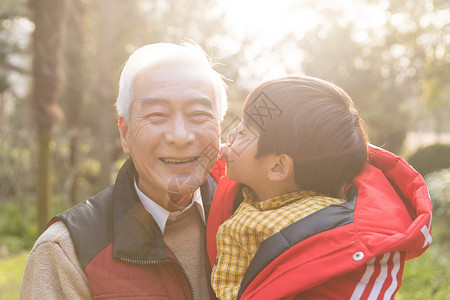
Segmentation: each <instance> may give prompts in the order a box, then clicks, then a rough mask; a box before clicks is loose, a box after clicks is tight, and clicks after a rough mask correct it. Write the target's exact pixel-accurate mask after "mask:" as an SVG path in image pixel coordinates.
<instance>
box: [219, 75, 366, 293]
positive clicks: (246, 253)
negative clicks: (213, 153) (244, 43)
mask: <svg viewBox="0 0 450 300" xmlns="http://www.w3.org/2000/svg"><path fill="white" fill-rule="evenodd" d="M262 108H266V111H267V112H266V113H264V111H262ZM269 113H270V115H269ZM260 116H262V117H260ZM250 140H253V141H251V142H250V143H248V142H247V143H246V141H250ZM229 142H230V146H228V147H224V148H223V153H224V157H225V160H226V161H227V169H226V174H227V176H228V177H229V178H230V179H232V180H235V181H237V182H239V183H241V184H244V185H246V187H244V188H243V190H242V193H243V196H244V202H243V203H242V204H241V205H240V206H239V208H238V209H237V211H236V212H235V213H234V215H233V217H231V218H230V219H229V220H228V221H226V222H225V223H224V224H223V225H222V226H221V227H220V228H219V231H218V234H217V248H218V255H217V263H216V265H215V267H214V270H213V273H212V284H213V288H214V290H215V292H216V294H217V296H218V297H219V298H220V299H235V298H236V296H237V293H238V291H239V286H240V283H241V281H242V278H243V276H244V273H245V271H246V269H247V267H248V265H249V264H250V261H251V260H252V258H253V256H254V255H255V253H256V250H257V249H258V247H259V244H260V243H261V242H262V241H263V240H265V239H266V238H268V237H269V236H271V235H273V234H274V233H276V232H278V231H280V230H281V229H282V228H284V227H286V226H288V225H289V224H292V223H293V222H295V221H298V220H299V219H301V218H303V217H305V216H306V215H308V214H311V213H313V212H315V211H317V210H320V209H323V208H325V207H327V206H329V205H332V204H342V203H344V202H345V198H344V197H343V195H342V190H343V187H344V185H345V184H348V183H350V182H351V181H352V179H353V177H355V176H356V175H357V174H358V173H360V171H361V170H362V168H363V166H364V163H365V162H366V157H367V139H366V134H365V131H364V128H363V125H362V120H361V118H360V116H359V114H358V112H357V111H356V109H355V107H354V105H353V102H352V100H351V99H350V97H349V96H348V95H347V94H346V93H345V92H344V91H343V90H342V89H340V88H338V87H337V86H335V85H333V84H331V83H328V82H325V81H322V80H319V79H315V78H310V77H300V76H289V77H285V78H281V79H277V80H272V81H269V82H266V83H263V84H262V85H260V86H259V87H257V88H256V89H255V90H254V91H253V92H252V93H250V95H249V96H248V98H247V100H246V102H245V103H244V108H243V121H242V122H241V124H240V125H239V126H238V127H237V128H235V129H234V130H232V131H231V132H230V134H229Z"/></svg>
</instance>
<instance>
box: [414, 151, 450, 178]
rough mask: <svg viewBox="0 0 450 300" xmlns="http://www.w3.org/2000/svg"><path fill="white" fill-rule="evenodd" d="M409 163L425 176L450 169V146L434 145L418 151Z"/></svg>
mask: <svg viewBox="0 0 450 300" xmlns="http://www.w3.org/2000/svg"><path fill="white" fill-rule="evenodd" d="M408 162H409V163H410V164H411V165H412V166H413V167H414V168H415V169H416V170H417V172H419V173H420V174H422V175H423V176H424V175H426V174H428V173H431V172H433V171H437V170H440V169H444V168H448V167H450V144H434V145H431V146H428V147H425V148H421V149H419V150H417V151H416V152H415V153H414V154H413V155H411V156H410V157H409V159H408Z"/></svg>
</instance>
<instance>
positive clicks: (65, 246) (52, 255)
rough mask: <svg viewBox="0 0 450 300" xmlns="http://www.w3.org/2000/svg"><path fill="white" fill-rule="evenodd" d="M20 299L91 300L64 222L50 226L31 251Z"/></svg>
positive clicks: (86, 282) (84, 276) (86, 280)
mask: <svg viewBox="0 0 450 300" xmlns="http://www.w3.org/2000/svg"><path fill="white" fill-rule="evenodd" d="M19 299H91V295H90V292H89V285H88V279H87V276H86V273H84V271H83V269H82V268H81V265H80V263H79V262H78V258H77V255H76V253H75V249H74V246H73V243H72V239H71V238H70V234H69V231H68V229H67V227H66V225H64V223H63V222H61V221H58V222H56V223H54V224H53V225H51V226H50V227H49V228H48V229H47V230H46V231H45V232H44V233H43V234H42V235H41V236H40V237H39V239H38V240H37V241H36V243H35V244H34V247H33V249H31V252H30V254H29V255H28V261H27V265H26V267H25V273H24V276H23V279H22V285H21V286H20V292H19Z"/></svg>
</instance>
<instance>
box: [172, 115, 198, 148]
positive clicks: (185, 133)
mask: <svg viewBox="0 0 450 300" xmlns="http://www.w3.org/2000/svg"><path fill="white" fill-rule="evenodd" d="M194 140H195V133H194V131H193V130H192V128H191V126H190V124H189V123H188V122H187V120H186V119H185V118H184V116H177V117H175V118H174V119H173V122H172V124H171V125H170V128H169V130H168V131H167V133H166V141H167V142H168V143H170V144H173V145H175V146H178V147H183V146H186V145H190V144H192V143H193V142H194Z"/></svg>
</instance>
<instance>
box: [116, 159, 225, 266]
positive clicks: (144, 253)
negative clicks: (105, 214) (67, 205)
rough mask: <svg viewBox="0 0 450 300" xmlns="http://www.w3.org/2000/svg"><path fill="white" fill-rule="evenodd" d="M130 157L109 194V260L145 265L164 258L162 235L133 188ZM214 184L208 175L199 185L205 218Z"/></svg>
mask: <svg viewBox="0 0 450 300" xmlns="http://www.w3.org/2000/svg"><path fill="white" fill-rule="evenodd" d="M135 173H136V169H135V167H134V164H133V161H132V159H131V157H130V158H129V159H128V160H127V161H126V162H125V164H124V165H123V166H122V168H121V169H120V171H119V174H118V175H117V179H116V182H115V185H114V193H113V206H112V210H113V211H112V215H113V226H112V230H113V232H112V236H113V257H115V258H119V259H121V260H127V261H135V262H140V263H149V262H151V261H160V260H166V259H167V252H166V249H165V244H164V239H163V235H162V233H161V230H160V229H159V227H158V225H157V223H156V222H155V220H154V219H153V217H152V216H151V214H149V213H148V212H147V210H146V209H145V207H144V205H143V204H142V202H141V201H140V200H139V197H138V195H137V194H136V190H135V188H134V174H135ZM216 187H217V184H216V183H215V182H214V180H213V179H212V178H211V177H210V176H208V178H207V179H206V180H205V182H204V183H203V184H202V185H201V186H200V192H201V195H202V201H203V207H204V209H205V216H206V218H208V214H209V209H210V207H211V202H212V198H213V196H214V192H215V189H216Z"/></svg>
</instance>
